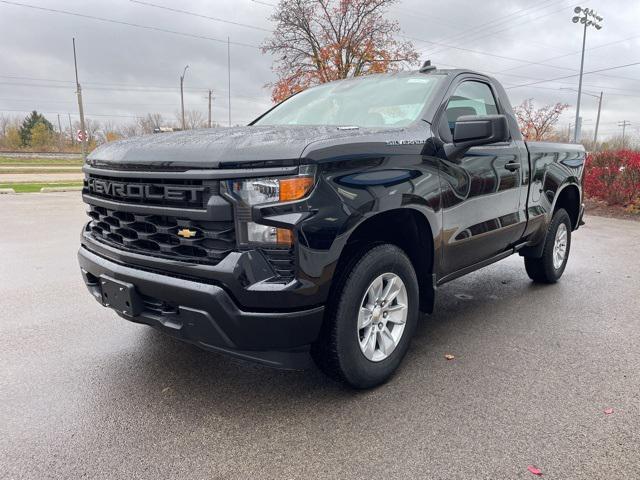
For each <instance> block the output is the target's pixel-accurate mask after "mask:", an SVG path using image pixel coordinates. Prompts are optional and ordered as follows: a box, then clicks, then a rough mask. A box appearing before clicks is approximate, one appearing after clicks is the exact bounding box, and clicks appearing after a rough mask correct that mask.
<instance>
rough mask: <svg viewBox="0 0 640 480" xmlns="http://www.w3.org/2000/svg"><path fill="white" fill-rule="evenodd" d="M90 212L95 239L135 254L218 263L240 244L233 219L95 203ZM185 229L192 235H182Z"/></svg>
mask: <svg viewBox="0 0 640 480" xmlns="http://www.w3.org/2000/svg"><path fill="white" fill-rule="evenodd" d="M88 213H89V216H90V217H91V222H90V223H89V225H88V229H89V231H90V232H91V235H92V237H93V238H94V239H95V240H97V241H99V242H102V243H105V244H107V245H110V246H112V247H115V248H119V249H122V250H126V251H130V252H134V253H141V254H145V255H150V256H154V257H159V258H167V259H172V260H182V261H186V262H192V263H202V264H214V265H215V264H217V263H218V262H220V261H221V260H222V259H223V258H224V257H226V256H227V254H229V252H231V251H232V250H233V249H234V248H235V244H236V239H235V230H234V227H233V222H213V221H200V220H197V221H196V220H190V219H187V218H181V217H174V216H167V215H140V214H136V213H131V212H127V211H124V210H112V209H108V208H105V207H99V206H95V205H89V211H88ZM185 230H187V231H185ZM181 231H182V232H183V233H182V234H183V235H187V236H188V235H192V236H191V238H185V237H184V236H180V235H178V232H181Z"/></svg>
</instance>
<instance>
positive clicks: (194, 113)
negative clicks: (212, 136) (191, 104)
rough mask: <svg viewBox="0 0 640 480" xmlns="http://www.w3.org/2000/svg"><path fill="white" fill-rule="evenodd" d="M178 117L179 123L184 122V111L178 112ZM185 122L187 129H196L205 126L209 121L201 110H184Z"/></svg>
mask: <svg viewBox="0 0 640 480" xmlns="http://www.w3.org/2000/svg"><path fill="white" fill-rule="evenodd" d="M176 119H177V121H178V123H179V124H182V113H181V112H177V113H176ZM184 123H185V128H186V129H187V130H194V129H197V128H205V127H206V126H207V122H206V120H205V116H204V114H203V113H202V112H201V111H200V110H185V111H184Z"/></svg>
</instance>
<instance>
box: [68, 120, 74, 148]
mask: <svg viewBox="0 0 640 480" xmlns="http://www.w3.org/2000/svg"><path fill="white" fill-rule="evenodd" d="M67 115H69V136H70V137H71V146H72V147H73V146H74V145H75V144H76V142H75V140H74V139H73V125H72V124H71V114H70V113H67Z"/></svg>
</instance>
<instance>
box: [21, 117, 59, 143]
mask: <svg viewBox="0 0 640 480" xmlns="http://www.w3.org/2000/svg"><path fill="white" fill-rule="evenodd" d="M39 123H40V124H42V125H44V127H45V128H46V130H47V131H48V132H49V133H53V125H52V124H51V122H50V121H49V120H47V119H46V118H45V117H44V115H41V114H39V113H38V112H36V111H35V110H34V111H33V112H31V113H30V114H29V115H28V116H27V117H26V118H25V119H24V120H23V122H22V126H21V127H20V139H21V140H22V145H23V146H28V145H31V132H32V131H33V128H34V127H35V126H36V125H37V124H39ZM41 128H42V127H41Z"/></svg>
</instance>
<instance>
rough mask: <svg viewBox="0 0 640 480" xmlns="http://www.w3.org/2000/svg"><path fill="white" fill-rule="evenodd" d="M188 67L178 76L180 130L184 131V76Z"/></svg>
mask: <svg viewBox="0 0 640 480" xmlns="http://www.w3.org/2000/svg"><path fill="white" fill-rule="evenodd" d="M187 68H189V65H187V66H186V67H184V70H183V71H182V75H180V110H181V112H182V130H186V124H185V123H184V76H185V74H186V73H187Z"/></svg>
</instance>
